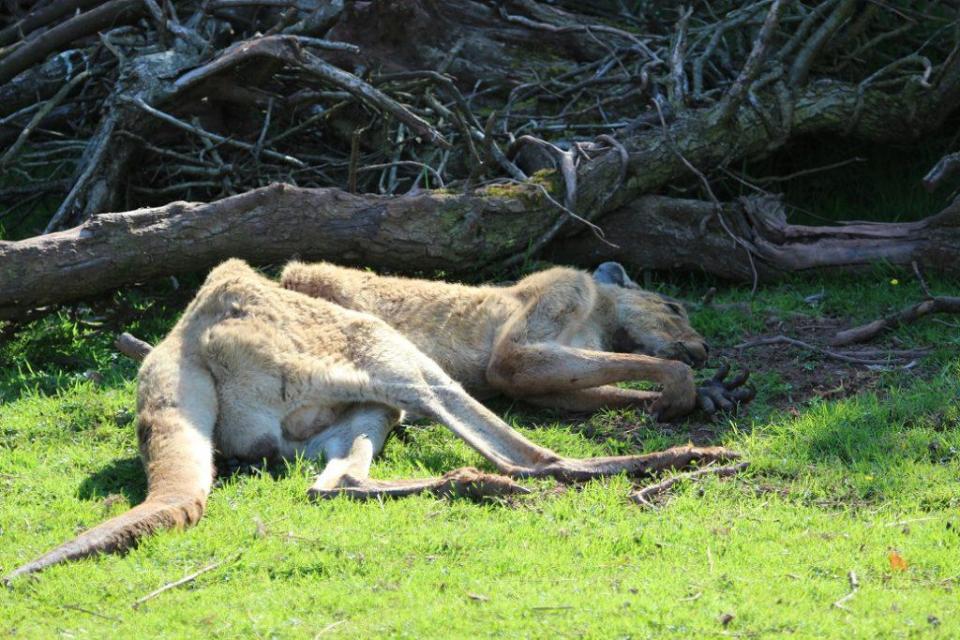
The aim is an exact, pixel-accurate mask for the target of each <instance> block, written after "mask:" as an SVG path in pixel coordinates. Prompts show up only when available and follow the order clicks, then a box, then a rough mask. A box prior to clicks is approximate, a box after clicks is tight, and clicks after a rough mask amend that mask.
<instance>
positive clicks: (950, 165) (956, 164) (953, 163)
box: [923, 152, 960, 192]
mask: <svg viewBox="0 0 960 640" xmlns="http://www.w3.org/2000/svg"><path fill="white" fill-rule="evenodd" d="M957 173H960V152H957V153H948V154H947V155H945V156H943V157H942V158H940V160H939V161H938V162H937V164H935V165H934V166H933V168H932V169H930V171H929V173H927V175H925V176H923V186H924V188H925V189H926V190H927V191H930V192H933V191H935V190H936V189H937V187H939V186H940V185H941V184H943V182H944V181H945V180H947V179H948V178H950V177H952V176H955V175H957Z"/></svg>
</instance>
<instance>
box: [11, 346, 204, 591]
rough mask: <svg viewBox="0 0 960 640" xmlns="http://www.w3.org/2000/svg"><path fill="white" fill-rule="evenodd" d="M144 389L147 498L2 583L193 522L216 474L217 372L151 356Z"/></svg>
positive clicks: (141, 434) (140, 431) (141, 427)
mask: <svg viewBox="0 0 960 640" xmlns="http://www.w3.org/2000/svg"><path fill="white" fill-rule="evenodd" d="M164 360H166V361H164ZM139 395H140V398H139V405H140V406H139V416H138V428H137V435H138V438H139V441H140V452H141V454H142V457H143V459H144V464H145V466H146V470H147V484H148V490H147V499H146V500H145V501H144V502H143V503H142V504H140V505H137V506H136V507H134V508H133V509H131V510H129V511H127V512H126V513H124V514H121V515H119V516H116V517H115V518H112V519H110V520H107V521H106V522H104V523H103V524H100V525H98V526H96V527H94V528H93V529H90V530H89V531H86V532H84V533H82V534H80V535H79V536H77V537H76V538H74V539H73V540H71V541H69V542H67V543H65V544H63V545H61V546H59V547H57V548H56V549H54V550H53V551H50V552H49V553H47V554H45V555H42V556H40V557H39V558H37V559H36V560H34V561H32V562H28V563H27V564H25V565H23V566H21V567H18V568H17V569H14V570H13V572H11V573H10V574H8V575H7V576H5V578H4V582H5V583H7V584H8V585H9V584H10V583H11V581H12V580H13V579H14V578H16V577H17V576H22V575H26V574H29V573H34V572H36V571H41V570H42V569H45V568H47V567H49V566H51V565H54V564H58V563H60V562H65V561H67V560H76V559H78V558H84V557H86V556H90V555H94V554H98V553H115V552H120V551H123V550H125V549H129V548H130V547H132V546H134V545H136V543H137V541H138V540H139V539H140V538H141V537H143V536H145V535H148V534H151V533H153V532H155V531H159V530H161V529H167V528H171V527H181V528H185V527H189V526H191V525H194V524H196V523H197V521H199V520H200V518H201V516H203V509H204V506H205V505H206V500H207V494H208V493H209V492H210V487H211V484H212V482H213V440H212V437H213V428H214V424H215V422H216V414H217V401H216V390H215V388H214V384H213V378H212V377H211V376H210V374H209V372H207V371H206V370H205V369H203V368H202V367H199V366H196V365H191V364H189V363H185V362H182V361H178V360H177V359H175V358H169V357H168V358H166V359H164V358H162V357H159V358H151V357H148V359H147V361H146V362H145V363H144V366H143V369H142V370H141V372H140V390H139Z"/></svg>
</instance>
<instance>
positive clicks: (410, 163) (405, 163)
mask: <svg viewBox="0 0 960 640" xmlns="http://www.w3.org/2000/svg"><path fill="white" fill-rule="evenodd" d="M351 153H352V152H351ZM352 157H353V156H352V155H351V158H352ZM389 167H416V168H418V169H425V170H427V171H428V172H430V174H431V175H433V177H434V178H436V179H437V182H438V183H440V184H439V186H440V188H443V186H444V184H443V177H442V176H441V175H440V172H439V171H437V170H436V169H434V168H433V167H431V166H430V165H428V164H427V163H426V162H417V161H416V160H394V161H392V162H381V163H380V164H368V165H366V166H364V167H359V168H358V169H357V171H375V170H377V169H386V168H389ZM351 184H352V187H353V189H354V192H355V191H356V182H353V183H351Z"/></svg>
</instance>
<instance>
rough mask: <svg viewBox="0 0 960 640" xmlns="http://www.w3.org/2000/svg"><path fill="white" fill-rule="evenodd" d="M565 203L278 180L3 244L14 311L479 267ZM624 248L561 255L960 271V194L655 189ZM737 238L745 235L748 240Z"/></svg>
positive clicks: (629, 227) (5, 297) (521, 190)
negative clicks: (108, 296) (288, 271)
mask: <svg viewBox="0 0 960 640" xmlns="http://www.w3.org/2000/svg"><path fill="white" fill-rule="evenodd" d="M558 213H560V215H564V214H562V212H558V210H557V208H556V207H555V205H554V204H553V203H552V202H550V201H549V200H548V199H547V198H546V197H545V195H544V194H543V192H542V190H541V189H538V188H535V187H534V185H517V186H514V187H512V188H511V190H509V191H507V192H502V191H498V190H496V189H494V190H493V191H492V192H491V191H484V190H480V191H477V192H474V193H471V194H468V195H451V194H446V193H441V192H423V193H421V194H416V195H408V196H402V197H389V196H378V195H354V194H349V193H346V192H344V191H340V190H338V189H305V188H300V187H292V186H289V185H283V184H274V185H271V186H268V187H263V188H260V189H256V190H253V191H249V192H247V193H244V194H241V195H237V196H232V197H229V198H225V199H223V200H218V201H215V202H212V203H208V204H207V203H188V202H174V203H172V204H169V205H166V206H163V207H156V208H151V209H138V210H134V211H128V212H123V213H109V214H103V215H99V216H95V217H94V218H91V219H90V220H88V221H87V222H85V223H84V224H82V225H80V226H79V227H74V228H72V229H68V230H66V231H61V232H57V233H51V234H48V235H44V236H37V237H34V238H29V239H26V240H21V241H18V242H0V318H14V317H19V316H22V315H23V314H24V313H26V312H27V311H29V310H31V309H34V308H37V307H40V306H44V305H51V304H59V303H64V302H70V301H75V300H80V299H84V298H88V297H92V296H96V295H99V294H103V293H105V292H107V291H110V290H112V289H114V288H116V287H120V286H122V285H126V284H131V283H135V282H142V281H145V280H149V279H150V278H157V277H160V276H166V275H172V274H180V273H189V272H195V271H202V270H205V269H208V268H210V267H212V266H213V265H215V264H217V263H218V262H220V261H221V260H224V259H226V258H229V257H238V258H243V259H245V260H248V261H250V262H253V263H255V264H269V263H281V262H284V261H286V260H288V259H291V258H293V257H300V258H303V259H307V260H310V259H324V260H331V261H334V262H338V263H342V264H354V265H364V266H370V267H374V268H379V269H384V270H389V271H397V272H406V273H411V272H420V273H422V272H428V273H429V272H431V271H443V272H445V273H447V274H452V275H458V274H460V275H464V274H469V273H476V271H477V270H478V269H481V268H484V267H487V266H489V265H491V264H496V263H497V262H498V261H502V260H505V259H507V258H509V257H511V256H513V255H516V254H517V253H522V252H523V251H525V249H526V248H527V246H528V244H529V242H530V239H531V238H537V237H539V236H541V235H542V234H543V233H545V232H546V231H547V229H548V228H549V227H550V226H551V225H552V224H553V221H554V220H555V219H556V216H557V215H558ZM600 222H601V223H602V225H603V227H604V229H605V230H606V235H607V237H608V238H609V239H611V240H612V241H614V242H616V243H617V247H616V248H615V247H612V246H610V245H608V244H604V243H601V242H598V241H597V240H596V238H595V237H593V235H591V234H589V232H585V233H582V234H581V235H580V236H577V237H573V238H568V239H562V240H560V241H558V242H557V244H556V247H555V248H554V250H553V256H552V257H553V258H554V259H555V260H556V261H558V262H562V263H574V264H582V265H584V266H594V265H596V264H597V263H598V262H602V261H604V260H610V259H614V260H621V261H623V262H625V263H627V264H630V265H632V266H634V267H640V268H648V269H687V270H703V271H707V272H710V273H714V274H718V275H721V276H724V277H727V278H731V279H737V280H746V281H749V280H750V278H751V277H752V273H751V271H750V268H749V262H748V261H747V260H746V258H745V252H746V250H747V249H746V248H745V247H748V248H749V250H750V251H751V252H752V254H753V256H754V259H755V265H756V268H757V270H758V273H759V275H760V277H762V278H766V279H773V278H776V277H780V276H782V275H784V274H787V273H792V272H796V271H802V270H808V269H821V270H826V269H836V270H847V269H850V268H855V267H857V266H867V265H870V264H873V263H876V262H878V261H884V262H887V263H893V264H909V263H911V262H913V261H916V262H917V263H918V264H920V265H922V266H924V267H925V268H927V269H930V270H935V271H942V272H948V273H958V272H960V263H958V261H956V260H955V259H954V256H956V255H957V254H958V252H960V203H954V204H953V205H951V206H950V207H948V208H947V209H945V210H944V211H942V212H941V213H939V214H937V215H935V216H933V217H931V218H928V219H926V220H922V221H919V222H909V223H889V224H887V223H877V224H854V225H845V226H839V227H809V226H801V225H790V224H787V223H786V222H785V221H784V216H783V209H782V207H780V203H779V201H778V200H777V199H775V198H772V197H764V198H750V199H741V200H739V201H736V202H733V203H728V204H726V205H724V206H723V207H722V208H721V211H720V212H719V214H718V212H717V210H716V207H715V205H713V204H712V203H709V202H702V201H698V200H683V199H677V198H668V197H663V196H644V197H642V198H638V199H637V200H635V201H633V202H631V203H630V204H629V205H626V206H623V207H621V208H619V209H618V210H616V211H614V212H612V213H611V214H609V215H607V216H604V217H603V218H602V219H601V221H600ZM731 234H733V235H735V236H736V238H737V240H736V241H735V240H734V239H733V238H732V237H731Z"/></svg>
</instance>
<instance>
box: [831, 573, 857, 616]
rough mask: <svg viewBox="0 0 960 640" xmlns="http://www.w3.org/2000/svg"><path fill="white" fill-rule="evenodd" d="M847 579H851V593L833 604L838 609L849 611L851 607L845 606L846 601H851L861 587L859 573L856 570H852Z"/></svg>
mask: <svg viewBox="0 0 960 640" xmlns="http://www.w3.org/2000/svg"><path fill="white" fill-rule="evenodd" d="M847 580H849V581H850V593H848V594H847V595H845V596H843V597H842V598H840V599H839V600H837V601H836V602H834V603H833V605H832V606H834V607H836V608H837V609H843V610H844V611H849V609H847V607H846V606H844V603H846V602H847V601H849V600H850V599H851V598H852V597H853V596H855V595H857V590H859V589H860V581H859V580H857V574H856V573H855V572H853V571H850V573H848V574H847Z"/></svg>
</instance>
